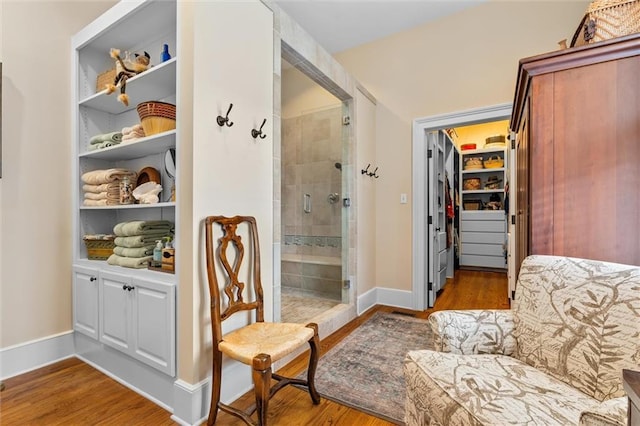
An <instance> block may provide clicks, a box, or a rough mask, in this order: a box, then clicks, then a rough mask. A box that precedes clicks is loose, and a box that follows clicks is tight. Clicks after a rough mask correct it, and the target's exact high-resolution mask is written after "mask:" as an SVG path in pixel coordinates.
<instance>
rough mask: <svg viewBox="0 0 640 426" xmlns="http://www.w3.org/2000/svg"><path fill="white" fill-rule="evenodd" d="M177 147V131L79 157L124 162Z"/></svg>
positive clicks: (98, 150)
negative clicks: (123, 160)
mask: <svg viewBox="0 0 640 426" xmlns="http://www.w3.org/2000/svg"><path fill="white" fill-rule="evenodd" d="M175 146H176V131H175V130H169V131H167V132H163V133H158V134H156V135H152V136H147V137H145V138H140V139H138V140H135V141H133V142H126V141H125V142H122V143H120V144H118V145H114V146H110V147H108V148H103V149H97V150H95V151H87V152H84V153H82V154H80V155H79V157H80V158H96V159H100V160H122V159H131V158H140V157H146V156H147V155H150V154H160V153H163V152H165V151H166V150H167V149H169V148H175Z"/></svg>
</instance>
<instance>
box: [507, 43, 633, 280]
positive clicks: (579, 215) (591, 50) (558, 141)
mask: <svg viewBox="0 0 640 426" xmlns="http://www.w3.org/2000/svg"><path fill="white" fill-rule="evenodd" d="M510 127H511V130H512V131H513V132H515V133H516V139H515V144H516V146H515V154H516V182H515V187H513V189H512V198H514V199H515V202H516V204H515V209H514V210H515V212H514V211H513V210H512V217H511V218H510V220H511V221H513V222H514V223H515V250H514V253H513V255H514V256H515V265H516V271H515V274H516V275H515V276H517V273H518V271H519V268H520V264H521V262H522V260H523V259H524V258H525V257H526V256H527V255H529V254H553V255H561V256H571V257H581V258H586V259H597V260H604V261H609V262H616V263H624V264H631V265H640V34H634V35H630V36H625V37H621V38H617V39H612V40H607V41H603V42H599V43H595V44H592V45H588V46H583V47H578V48H571V49H565V50H560V51H557V52H552V53H548V54H544V55H539V56H534V57H530V58H525V59H522V60H521V61H520V63H519V67H518V78H517V85H516V92H515V98H514V104H513V114H512V117H511V123H510Z"/></svg>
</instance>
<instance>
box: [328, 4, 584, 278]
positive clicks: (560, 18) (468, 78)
mask: <svg viewBox="0 0 640 426" xmlns="http://www.w3.org/2000/svg"><path fill="white" fill-rule="evenodd" d="M588 3H589V2H588V1H586V0H584V1H583V0H576V1H500V0H492V1H489V2H487V3H482V4H480V5H478V6H476V7H474V8H471V9H468V10H465V11H462V12H460V13H458V14H455V15H451V16H449V17H446V18H443V19H440V20H438V21H436V22H433V23H428V24H425V25H422V26H419V27H416V28H414V29H411V30H408V31H405V32H402V33H398V34H395V35H392V36H389V37H386V38H384V39H381V40H379V41H375V42H372V43H369V44H366V45H362V46H359V47H356V48H353V49H350V50H347V51H344V52H341V53H339V54H337V55H336V58H337V59H338V61H339V62H340V63H342V65H343V66H344V67H345V68H346V70H347V71H348V72H349V73H351V74H352V75H353V76H354V77H355V78H356V79H358V81H360V82H361V83H362V84H363V86H364V87H366V88H367V89H368V90H369V91H371V93H373V95H374V96H375V97H376V99H377V100H378V105H377V128H376V133H377V139H376V157H377V162H378V164H379V167H380V169H379V174H380V175H381V178H380V179H378V182H376V206H377V209H376V211H377V225H376V232H377V237H376V247H377V254H376V265H377V269H376V277H377V278H376V284H377V286H378V287H386V288H395V289H400V290H411V271H412V252H411V204H410V203H408V204H400V203H399V196H400V194H401V193H407V194H411V179H412V171H411V167H410V165H411V144H412V140H411V131H412V128H411V127H412V120H414V119H416V118H421V117H427V116H430V115H435V114H442V113H452V112H456V111H461V110H466V109H470V108H476V107H483V106H489V105H496V104H500V103H505V102H512V100H513V92H514V89H515V78H516V73H517V66H518V60H519V59H520V58H523V57H527V56H532V55H536V54H540V53H545V52H549V51H552V50H556V49H557V48H558V45H557V42H558V41H559V40H561V39H564V38H569V39H570V38H571V36H572V35H573V32H574V30H575V28H576V26H577V25H578V23H579V22H580V19H581V17H582V14H583V13H584V11H585V10H586V7H587V5H588ZM409 197H410V198H409V199H411V195H410V196H409Z"/></svg>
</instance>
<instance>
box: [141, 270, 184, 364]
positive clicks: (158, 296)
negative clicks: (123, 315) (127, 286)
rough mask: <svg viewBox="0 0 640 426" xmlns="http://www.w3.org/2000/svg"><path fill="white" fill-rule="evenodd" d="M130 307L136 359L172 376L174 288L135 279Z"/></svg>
mask: <svg viewBox="0 0 640 426" xmlns="http://www.w3.org/2000/svg"><path fill="white" fill-rule="evenodd" d="M132 284H133V286H134V287H135V294H133V295H132V296H134V297H135V300H134V303H133V318H134V320H133V324H134V326H135V329H134V339H133V341H134V345H133V346H134V351H135V355H136V358H138V359H140V360H142V361H144V362H146V363H147V364H149V365H152V366H153V367H155V368H158V369H159V370H161V371H163V372H165V373H167V374H169V375H171V376H173V375H174V373H175V368H174V365H175V362H174V361H175V350H174V348H175V314H174V312H175V287H174V286H172V285H168V284H163V283H158V282H153V281H147V280H140V279H136V280H133V282H132Z"/></svg>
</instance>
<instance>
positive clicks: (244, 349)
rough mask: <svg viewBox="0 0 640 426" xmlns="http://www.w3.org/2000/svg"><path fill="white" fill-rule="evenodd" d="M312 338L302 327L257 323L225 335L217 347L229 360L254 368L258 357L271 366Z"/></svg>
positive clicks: (306, 329)
mask: <svg viewBox="0 0 640 426" xmlns="http://www.w3.org/2000/svg"><path fill="white" fill-rule="evenodd" d="M312 337H313V329H312V328H309V327H306V326H305V325H303V324H292V323H273V322H256V323H252V324H249V325H247V326H245V327H242V328H239V329H237V330H234V331H232V332H230V333H228V334H225V335H224V337H223V340H222V342H220V344H219V345H218V348H219V349H220V351H221V352H223V353H224V354H226V355H227V356H229V357H231V358H233V359H235V360H237V361H240V362H243V363H245V364H248V365H251V362H252V360H253V358H254V357H255V356H256V355H258V354H267V355H270V356H271V362H275V361H277V360H279V359H280V358H282V357H284V356H286V355H288V354H290V353H291V352H293V351H295V350H296V349H297V348H299V347H300V346H302V345H304V344H306V343H307V342H308V341H309V339H311V338H312Z"/></svg>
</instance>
